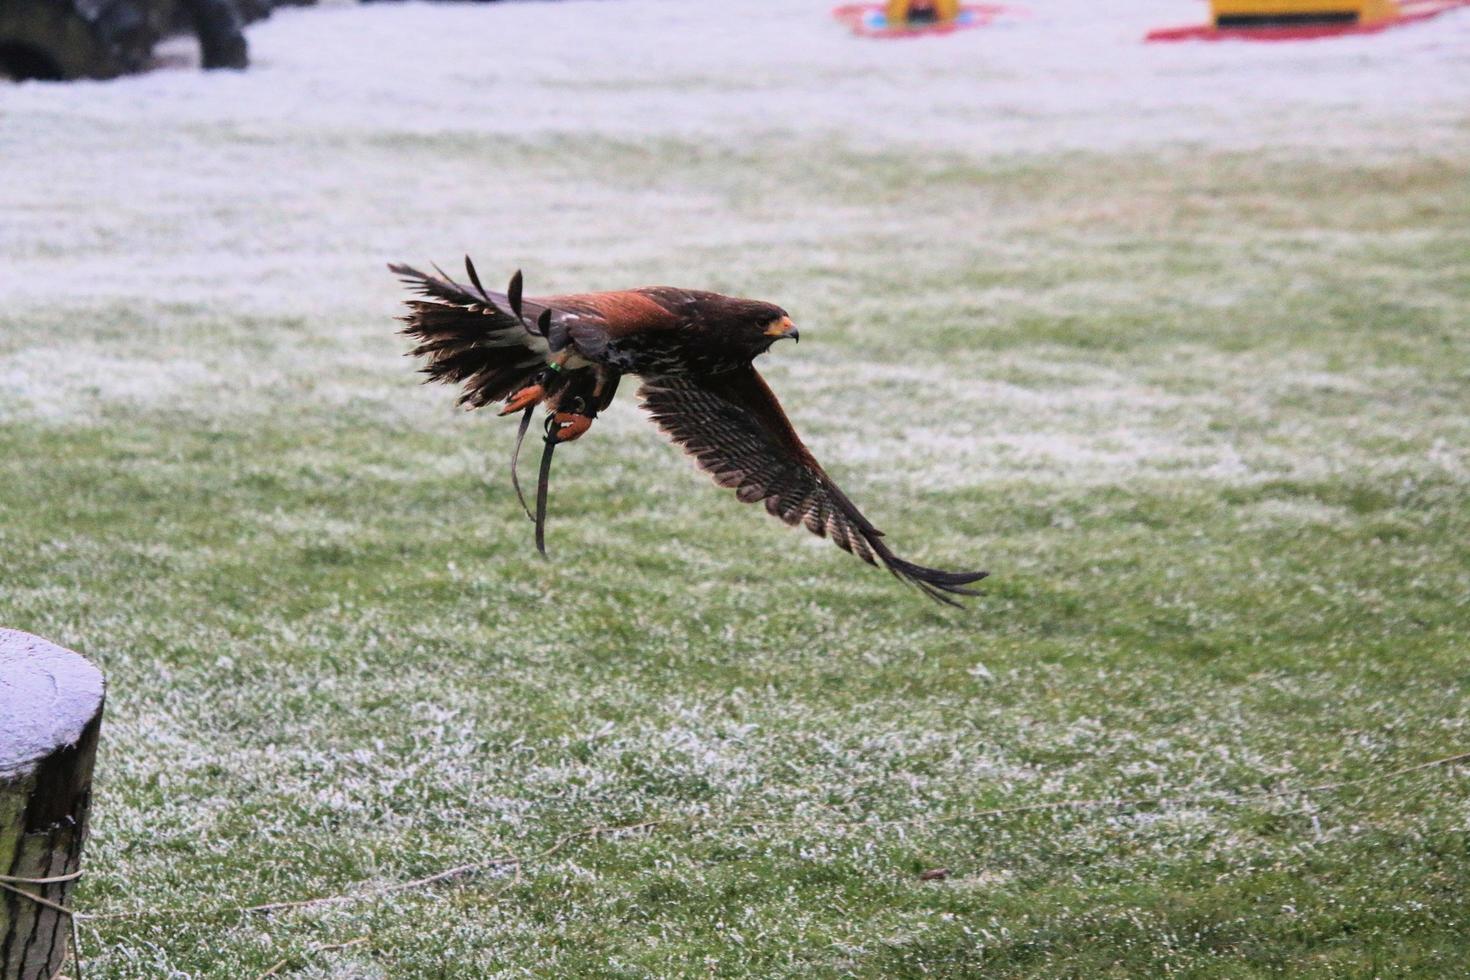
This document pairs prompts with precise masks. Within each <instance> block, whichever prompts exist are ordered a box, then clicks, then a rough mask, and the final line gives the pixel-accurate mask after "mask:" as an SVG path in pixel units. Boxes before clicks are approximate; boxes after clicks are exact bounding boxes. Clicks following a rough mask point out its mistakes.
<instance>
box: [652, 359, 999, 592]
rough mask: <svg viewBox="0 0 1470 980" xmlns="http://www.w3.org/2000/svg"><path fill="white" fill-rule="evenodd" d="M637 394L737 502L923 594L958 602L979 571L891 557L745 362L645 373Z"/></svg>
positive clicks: (880, 535) (880, 536)
mask: <svg viewBox="0 0 1470 980" xmlns="http://www.w3.org/2000/svg"><path fill="white" fill-rule="evenodd" d="M638 396H639V398H640V399H641V400H642V402H643V407H644V408H645V409H646V410H647V411H648V413H649V415H650V416H651V417H652V418H653V421H654V422H655V423H656V424H657V425H658V427H659V428H660V429H662V430H663V431H664V432H665V433H666V434H667V435H668V436H669V438H671V439H672V440H673V441H674V442H675V443H677V444H678V445H679V446H681V447H682V448H683V449H684V451H685V452H687V453H688V454H689V455H690V456H693V457H694V460H695V462H696V463H697V464H698V465H699V467H700V468H701V469H704V470H706V471H708V472H709V474H710V475H711V476H712V477H714V480H715V482H716V483H718V484H719V485H720V486H722V487H730V488H732V489H734V491H735V494H736V496H737V497H739V498H740V499H741V500H742V501H744V502H745V503H748V504H751V503H755V502H757V501H761V502H763V503H764V504H765V506H766V510H767V511H769V512H770V513H771V514H773V515H775V516H776V517H779V518H781V520H783V521H785V522H786V523H787V524H791V525H793V526H794V525H796V524H803V525H805V526H806V528H807V530H809V531H811V532H812V533H813V534H815V535H817V536H818V537H829V538H831V539H832V540H833V541H834V542H835V543H836V544H837V546H838V547H839V548H842V549H843V550H844V551H849V552H851V553H853V554H855V555H857V556H858V557H859V558H861V559H862V560H863V561H865V562H867V563H868V564H870V565H879V564H881V565H882V566H883V567H885V568H887V569H888V570H889V571H891V572H892V573H893V574H894V575H896V576H898V577H899V578H901V579H904V580H906V581H909V582H912V583H913V584H914V585H916V586H918V587H919V588H920V589H922V590H923V591H924V592H925V594H927V595H928V596H929V597H930V598H933V599H936V600H938V601H940V602H944V603H948V604H949V605H958V603H956V602H955V601H954V600H953V599H951V598H950V596H951V595H975V594H976V592H975V591H974V590H973V589H968V588H965V586H967V585H969V584H971V583H972V582H978V581H979V580H980V579H982V578H984V577H985V575H986V573H985V572H945V571H940V570H939V569H936V568H926V567H924V566H923V565H916V564H914V563H913V562H910V561H905V560H904V559H902V558H899V557H898V556H897V555H895V554H894V553H893V552H892V551H891V550H889V548H888V546H887V545H886V544H885V543H884V541H883V532H882V531H880V530H878V529H877V528H876V527H874V526H873V525H872V524H871V523H870V522H869V521H868V519H867V518H866V517H864V516H863V515H862V513H861V512H859V511H858V509H857V507H855V506H853V503H852V501H850V500H848V499H847V496H846V494H844V493H843V492H842V491H841V490H840V489H839V488H838V487H837V485H836V484H835V483H833V482H832V479H831V477H829V476H828V475H827V474H826V472H825V471H824V470H823V469H822V467H821V466H820V465H819V464H818V463H817V461H816V459H814V458H813V457H812V454H811V453H810V452H809V451H808V450H807V448H806V446H805V445H803V444H802V441H801V439H800V438H799V437H798V436H797V434H796V430H795V429H793V428H792V427H791V422H790V421H789V420H788V419H787V418H786V413H785V412H783V411H782V410H781V404H780V402H778V401H776V396H775V395H774V394H773V393H772V392H771V389H770V388H769V387H768V386H767V385H766V382H765V380H764V379H763V378H762V377H761V376H760V375H759V374H758V373H756V370H755V368H754V367H751V366H746V367H744V368H741V369H739V370H736V371H730V372H726V373H723V374H718V375H713V376H709V377H701V378H697V379H696V378H690V377H685V376H665V377H655V378H647V379H645V380H644V382H643V385H642V387H641V388H639V391H638Z"/></svg>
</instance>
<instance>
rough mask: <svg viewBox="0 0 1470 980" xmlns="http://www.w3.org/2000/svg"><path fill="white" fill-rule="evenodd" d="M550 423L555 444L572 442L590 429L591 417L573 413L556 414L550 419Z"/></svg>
mask: <svg viewBox="0 0 1470 980" xmlns="http://www.w3.org/2000/svg"><path fill="white" fill-rule="evenodd" d="M551 422H552V433H553V434H554V435H555V436H556V441H557V442H572V441H574V440H576V439H579V438H581V436H582V434H583V433H584V432H586V431H587V430H588V429H590V428H592V416H590V415H578V414H575V413H573V412H557V413H556V414H555V415H553V416H552V417H551Z"/></svg>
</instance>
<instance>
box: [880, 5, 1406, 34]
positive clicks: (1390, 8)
mask: <svg viewBox="0 0 1470 980" xmlns="http://www.w3.org/2000/svg"><path fill="white" fill-rule="evenodd" d="M890 6H891V4H890ZM1398 14H1399V5H1398V0H1210V16H1211V19H1212V20H1213V21H1214V22H1215V26H1216V27H1221V26H1230V25H1232V24H1235V25H1245V24H1251V23H1278V24H1281V23H1292V22H1312V21H1334V20H1344V21H1352V22H1356V23H1359V24H1372V23H1374V22H1376V21H1380V20H1390V19H1392V18H1394V17H1397V16H1398Z"/></svg>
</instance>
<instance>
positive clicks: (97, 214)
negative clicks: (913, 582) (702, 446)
mask: <svg viewBox="0 0 1470 980" xmlns="http://www.w3.org/2000/svg"><path fill="white" fill-rule="evenodd" d="M1105 6H1108V5H1099V4H1091V3H1082V2H1072V3H1045V4H1043V3H1037V4H1033V5H1032V8H1031V9H1030V10H1029V11H1028V12H1026V13H1025V14H1024V15H1023V14H1017V15H1015V16H1012V17H1010V18H1007V19H1006V21H1005V22H1004V23H1003V24H1001V25H998V26H997V27H995V28H993V29H986V30H983V31H975V32H971V33H968V34H963V35H956V36H954V37H951V38H947V39H942V40H934V41H925V42H905V43H886V42H872V41H859V40H856V39H853V38H850V37H848V36H847V35H845V34H844V33H843V32H842V30H841V28H840V27H839V26H838V25H836V24H835V23H834V22H833V21H831V20H830V19H829V18H828V16H827V11H826V7H825V5H822V4H794V3H793V4H786V3H780V4H778V3H754V2H738V3H722V4H720V5H718V9H716V8H715V6H714V5H705V4H679V3H672V2H643V0H638V2H626V3H624V2H618V3H612V2H606V3H590V2H586V3H584V2H566V3H557V4H532V3H527V4H495V5H465V6H456V5H432V6H431V5H391V6H387V5H374V6H369V7H362V8H358V7H352V6H346V5H335V6H327V7H322V8H316V9H310V10H302V11H284V12H281V13H279V14H277V15H276V16H275V17H274V18H272V20H270V21H269V22H266V23H263V24H260V25H258V26H256V27H254V28H252V31H251V35H250V38H251V43H252V47H253V53H254V55H255V62H256V63H255V66H254V67H253V68H252V69H251V70H250V71H249V72H247V73H244V74H239V75H232V74H214V75H209V76H203V75H200V74H197V73H196V72H195V71H194V70H193V68H192V67H191V65H190V64H189V63H188V62H189V59H190V58H191V57H192V53H191V52H190V51H189V49H188V46H187V45H176V46H174V47H172V48H171V49H169V50H168V51H166V52H165V58H164V59H163V65H162V67H161V68H160V69H159V70H157V71H155V72H153V73H151V74H148V75H145V76H140V77H136V78H130V79H124V80H119V81H116V82H110V83H105V84H90V83H89V84H77V85H68V86H51V85H37V84H26V85H7V86H3V87H0V168H3V172H4V173H5V175H6V179H5V180H4V181H0V217H3V220H0V391H3V394H4V397H3V399H0V556H3V558H0V575H3V578H0V622H3V623H4V624H5V625H9V626H15V627H19V628H22V629H27V630H31V631H33V632H36V633H41V634H44V635H46V636H48V637H50V638H52V639H54V640H56V641H58V642H61V643H64V644H67V645H70V646H72V647H74V648H76V649H79V650H81V651H83V652H85V653H87V654H88V655H90V656H91V657H93V658H94V659H96V660H97V661H98V662H99V664H100V665H101V666H102V667H103V669H104V670H105V672H106V674H107V676H108V679H109V683H110V695H109V705H108V714H107V722H106V727H105V738H104V743H103V747H102V753H101V756H100V758H99V773H98V783H97V798H96V811H95V812H96V827H95V834H94V837H93V839H92V841H91V843H90V845H89V851H88V858H87V867H88V877H87V878H86V880H85V881H84V883H83V887H82V889H81V891H80V894H79V904H80V905H81V907H83V908H84V909H86V910H87V911H88V912H90V913H93V914H96V915H98V916H100V917H99V918H94V919H90V920H88V921H87V922H86V923H85V924H84V926H83V929H82V937H83V941H84V944H85V946H86V949H87V952H88V956H89V960H90V962H89V971H88V976H89V977H99V976H100V977H139V978H144V977H146V978H157V977H165V976H210V977H214V976H218V977H255V976H259V975H260V974H262V973H265V972H267V971H269V970H271V969H276V971H277V973H276V975H281V976H285V975H289V976H306V977H313V976H315V977H325V976H341V977H395V978H396V977H436V976H456V977H457V976H482V975H506V976H518V975H529V974H540V975H569V974H570V975H574V974H588V975H591V974H596V975H612V976H630V977H631V976H670V975H708V974H714V975H726V976H738V975H755V976H788V975H789V976H796V975H802V976H807V975H815V976H839V975H859V976H894V975H921V974H928V975H966V974H969V975H973V974H975V973H977V972H980V971H984V972H985V974H986V975H994V976H1065V975H1076V976H1105V975H1117V976H1139V975H1159V974H1163V973H1166V972H1170V971H1172V972H1175V973H1182V974H1188V975H1196V976H1198V975H1208V976H1226V975H1231V976H1234V975H1255V974H1268V973H1285V974H1291V975H1316V976H1388V975H1394V976H1400V975H1424V976H1433V975H1454V974H1455V973H1456V972H1457V971H1459V970H1460V969H1461V968H1462V964H1463V963H1464V962H1465V961H1466V960H1467V958H1470V942H1467V939H1466V934H1465V930H1464V922H1465V912H1464V897H1463V896H1464V895H1465V893H1466V890H1467V889H1470V848H1467V843H1466V841H1467V837H1466V831H1467V823H1470V805H1467V803H1466V800H1467V796H1470V794H1467V790H1470V782H1467V779H1470V773H1467V770H1466V768H1465V767H1463V766H1460V767H1455V766H1440V767H1431V768H1425V769H1418V770H1415V771H1412V772H1403V773H1400V772H1398V771H1399V770H1402V769H1404V768H1406V767H1410V766H1414V765H1417V764H1419V763H1421V762H1425V761H1427V760H1433V759H1437V758H1442V757H1446V756H1450V755H1454V754H1457V753H1462V752H1466V751H1470V701H1467V697H1466V695H1467V687H1470V684H1467V676H1470V674H1467V670H1466V650H1465V640H1464V637H1465V635H1466V633H1467V630H1470V572H1467V568H1470V546H1467V542H1470V503H1467V501H1470V495H1467V490H1470V456H1467V449H1466V447H1467V446H1470V418H1467V413H1466V405H1467V403H1470V339H1467V334H1466V329H1465V324H1466V320H1467V316H1470V110H1467V108H1466V107H1467V106H1470V62H1467V52H1470V11H1466V12H1464V13H1460V14H1452V15H1447V16H1446V17H1444V18H1442V19H1440V20H1437V21H1435V22H1432V23H1430V24H1426V25H1421V26H1418V27H1412V28H1405V29H1402V30H1399V31H1394V32H1389V33H1386V34H1383V35H1381V36H1377V37H1371V38H1355V39H1351V40H1342V41H1334V42H1320V43H1313V44H1308V45H1287V46H1269V45H1268V46H1262V45H1241V44H1220V45H1175V46H1143V45H1141V44H1139V43H1138V40H1139V38H1140V37H1141V36H1142V34H1143V33H1144V32H1145V31H1146V30H1147V29H1148V28H1149V27H1153V26H1162V25H1169V24H1178V23H1189V22H1191V21H1197V20H1199V19H1201V18H1202V17H1203V5H1200V4H1194V3H1184V2H1162V0H1159V2H1147V3H1133V4H1128V5H1126V6H1127V8H1128V9H1127V11H1126V12H1125V13H1123V14H1117V13H1113V14H1110V13H1108V12H1106V11H1099V10H1098V9H1097V8H1099V7H1105ZM465 251H469V252H471V253H473V254H474V255H475V257H476V259H477V260H478V263H479V265H480V268H481V270H482V271H483V272H485V273H486V274H487V277H488V278H492V279H494V280H497V281H499V280H500V279H502V278H503V277H505V276H507V275H508V274H509V273H510V272H511V271H512V270H513V269H515V268H517V267H520V268H523V269H525V271H526V276H527V279H528V283H529V288H530V289H531V290H532V291H533V292H535V291H543V290H544V291H555V290H569V289H579V288H610V287H615V286H622V285H629V284H634V283H641V282H670V283H677V284H681V285H689V286H703V287H707V288H714V289H720V290H725V291H730V292H736V293H741V294H746V295H753V296H758V297H761V298H765V299H770V300H773V301H776V302H779V303H781V304H782V305H783V306H785V307H786V308H787V309H789V310H790V311H791V313H792V315H793V317H794V318H795V319H796V321H797V323H798V324H799V325H800V326H801V328H802V335H803V339H804V342H803V343H802V344H801V346H800V347H797V348H794V349H781V350H779V351H778V353H776V354H773V355H772V356H770V357H768V358H766V359H765V361H764V362H763V364H762V366H763V369H764V370H766V371H767V373H768V376H769V377H770V379H771V382H772V384H773V386H774V387H775V388H776V390H777V391H778V393H779V394H780V395H781V396H782V398H783V399H784V400H785V402H786V404H787V406H788V408H789V410H790V412H791V413H792V415H793V416H794V418H795V420H796V422H797V424H798V426H799V427H800V428H801V429H802V431H803V432H804V433H806V434H807V435H808V437H809V438H808V441H809V442H810V443H811V445H812V448H813V449H814V451H815V452H816V453H817V455H818V456H819V457H820V458H821V459H823V460H824V461H825V462H826V463H827V464H828V467H829V469H830V470H831V471H832V472H833V473H834V475H836V476H837V477H838V479H839V480H840V481H841V482H842V483H843V485H844V486H845V487H846V488H847V489H848V490H849V492H850V494H851V495H852V496H853V497H854V498H855V499H856V500H857V501H858V502H859V503H860V504H861V505H862V506H863V507H864V508H865V509H866V510H867V511H868V512H869V513H870V516H872V517H873V518H874V520H875V521H876V523H877V524H878V525H879V526H881V527H883V528H884V529H885V530H887V531H888V533H889V537H890V540H891V541H892V542H893V543H894V544H895V546H896V547H897V548H898V549H899V550H900V552H901V553H905V554H908V555H911V556H912V557H914V558H917V559H919V560H923V561H926V562H930V563H934V564H939V565H945V566H955V567H970V566H975V565H979V566H982V567H988V568H989V569H990V570H991V571H992V573H993V578H992V579H991V580H990V583H989V590H988V591H989V594H988V595H987V596H986V597H984V598H983V599H981V600H979V601H977V602H975V603H973V604H972V606H971V608H970V609H968V610H966V611H964V612H958V613H955V612H948V611H944V610H940V609H937V608H934V607H932V606H930V605H928V604H926V603H925V602H924V601H923V600H922V599H921V598H920V597H918V596H917V595H915V594H912V593H909V592H906V591H904V590H903V589H902V588H901V587H900V586H899V584H898V583H896V582H895V581H893V580H892V579H891V578H890V577H888V576H886V575H883V574H881V573H879V572H876V571H873V570H871V569H867V568H865V567H864V566H862V565H860V564H859V563H857V562H855V561H854V560H852V559H851V558H849V557H848V556H846V555H843V554H841V553H840V552H838V551H837V550H836V549H834V548H833V547H832V546H831V545H829V544H827V543H825V542H821V541H817V540H815V539H808V538H807V537H805V536H803V535H799V534H797V533H795V532H792V531H789V530H786V529H784V528H782V527H780V526H779V525H777V524H776V523H775V522H773V521H770V519H769V518H766V517H765V516H764V515H763V514H761V513H759V512H758V511H756V510H754V509H751V508H746V507H742V506H741V505H739V504H738V503H736V502H735V501H734V499H733V498H732V497H731V496H730V495H729V494H728V493H727V492H723V491H719V490H717V489H715V488H714V487H712V486H710V485H709V484H708V483H707V481H706V480H705V479H704V478H703V477H701V476H700V475H698V474H696V473H694V472H693V471H692V469H691V467H689V466H688V464H687V463H686V461H684V460H683V459H682V457H680V455H679V454H678V453H677V452H676V451H675V450H673V449H672V448H670V447H668V446H666V445H665V444H663V443H662V441H661V440H660V438H659V437H658V436H657V435H656V433H655V432H654V431H653V429H652V428H651V426H649V425H648V424H647V423H646V422H645V421H644V420H642V419H641V418H640V417H639V414H638V412H637V411H636V409H635V408H634V406H633V404H632V400H631V398H630V397H628V396H627V395H625V396H624V397H623V398H622V399H620V401H619V404H618V405H616V406H615V408H614V409H613V411H612V412H610V413H609V414H608V415H607V416H605V417H604V418H603V419H602V420H600V421H599V422H598V424H597V426H596V427H595V428H594V430H593V432H592V434H591V435H590V436H589V437H588V438H586V439H584V440H583V441H582V442H581V443H579V444H578V445H577V446H576V447H574V448H572V449H569V450H567V451H566V452H565V453H564V454H563V455H560V456H559V458H558V460H557V472H556V474H555V485H554V495H553V499H552V518H551V530H550V548H551V555H552V557H551V560H550V561H549V562H543V561H540V560H538V559H536V557H535V555H534V552H533V551H532V547H531V540H530V530H531V529H530V525H529V523H528V522H527V521H526V520H525V518H524V516H523V515H522V514H521V512H520V510H519V508H518V506H517V505H516V504H515V501H514V498H513V496H512V495H511V494H510V493H509V489H508V486H507V483H506V478H505V473H504V461H505V458H506V456H507V455H508V453H509V445H510V436H511V433H510V431H509V429H508V427H507V426H506V425H504V424H498V423H496V422H495V420H493V419H490V418H488V417H483V416H467V415H464V414H462V413H459V412H457V411H456V410H455V409H454V408H453V405H452V397H451V396H450V395H449V394H448V393H446V392H443V391H436V390H430V389H425V388H420V387H417V386H416V384H415V378H414V375H413V373H412V367H413V366H412V365H411V364H409V363H408V362H407V361H405V360H404V359H403V358H402V357H401V353H402V350H403V346H404V345H403V344H402V342H401V339H400V338H398V337H396V336H395V335H394V333H393V330H394V324H393V323H392V319H391V318H392V316H393V315H394V313H395V311H396V310H395V307H396V304H397V303H398V300H399V298H400V295H401V289H400V287H399V286H397V285H396V284H395V283H394V282H393V281H392V279H391V277H389V276H388V274H387V272H386V270H385V269H384V267H383V266H384V263H386V262H387V261H390V260H408V261H411V262H415V263H424V262H427V261H430V260H436V261H439V262H441V263H444V264H446V265H450V264H454V263H457V261H458V258H459V256H460V255H461V254H462V253H463V252H465ZM1305 787H1318V788H1317V789H1315V790H1314V791H1312V792H1305V793H1303V792H1297V790H1299V789H1302V788H1305ZM1324 787H1325V788H1324ZM1117 800H1126V801H1133V802H1131V803H1129V804H1128V805H1117V806H1114V805H1109V804H1108V803H1107V801H1117ZM1088 801H1091V802H1088ZM1048 804H1056V805H1055V806H1051V807H1047V806H1038V805H1048ZM996 811H1001V812H996ZM630 826H631V827H634V828H635V829H631V830H621V831H618V830H611V829H608V830H604V831H600V832H593V833H580V832H583V831H587V830H588V829H589V828H619V827H630ZM507 856H514V857H516V858H518V859H519V863H518V864H513V863H499V864H493V865H486V862H495V861H497V860H498V859H505V858H507ZM464 865H485V866H483V867H481V868H480V870H479V871H478V873H472V874H465V875H461V876H458V877H455V878H453V879H451V880H447V881H443V882H439V883H437V884H433V885H428V886H424V887H418V888H411V889H403V890H398V891H392V892H381V891H379V890H380V889H383V888H387V887H391V886H394V885H398V884H403V883H406V882H412V881H414V880H416V879H419V878H422V877H425V876H428V875H432V874H434V873H436V872H439V871H442V870H445V869H449V868H456V867H461V866H464ZM940 867H942V868H946V869H948V872H949V873H948V876H947V877H946V878H944V879H943V880H935V881H921V880H920V878H919V874H920V873H921V872H923V871H925V870H928V869H932V868H940ZM339 895H342V896H355V897H356V898H357V900H355V901H350V902H340V903H331V904H318V905H309V906H303V907H298V908H292V909H287V910H280V911H276V912H273V913H241V912H239V911H237V909H239V908H240V907H243V906H251V905H257V904H261V903H268V902H278V901H292V900H297V899H308V898H315V897H321V896H339ZM358 940H361V941H358Z"/></svg>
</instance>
